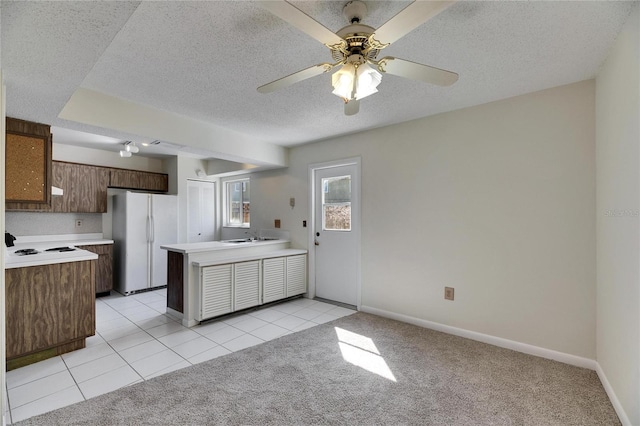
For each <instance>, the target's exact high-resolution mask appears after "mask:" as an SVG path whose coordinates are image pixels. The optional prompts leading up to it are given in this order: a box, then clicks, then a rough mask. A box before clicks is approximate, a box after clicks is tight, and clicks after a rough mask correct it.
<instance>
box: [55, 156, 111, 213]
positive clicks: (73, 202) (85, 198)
mask: <svg viewBox="0 0 640 426" xmlns="http://www.w3.org/2000/svg"><path fill="white" fill-rule="evenodd" d="M52 170H53V173H52V175H53V176H52V180H53V185H54V186H57V187H59V188H62V189H63V191H64V193H63V195H62V196H55V197H53V199H52V201H51V210H52V211H54V212H59V213H106V211H107V186H108V185H109V170H108V169H106V168H104V167H97V166H89V165H86V164H76V163H66V162H62V161H54V162H53V165H52Z"/></svg>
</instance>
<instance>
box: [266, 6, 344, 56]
mask: <svg viewBox="0 0 640 426" xmlns="http://www.w3.org/2000/svg"><path fill="white" fill-rule="evenodd" d="M258 3H259V4H260V5H261V6H262V7H263V8H265V9H267V10H268V11H269V12H271V13H273V14H274V15H276V16H277V17H279V18H281V19H283V20H284V21H286V22H288V23H289V24H291V25H293V26H294V27H296V28H297V29H299V30H300V31H302V32H303V33H306V34H307V35H309V36H311V37H313V38H315V39H316V40H318V41H319V42H320V43H322V44H324V45H326V46H327V47H329V48H331V47H332V46H338V45H344V44H345V41H344V40H343V39H342V37H340V36H339V35H337V34H335V33H333V32H332V31H331V30H330V29H328V28H327V27H325V26H324V25H322V24H321V23H320V22H318V21H316V20H315V19H313V18H312V17H311V16H309V15H307V14H306V13H304V12H303V11H301V10H300V9H298V8H297V7H295V6H294V5H292V4H291V3H289V2H286V1H284V0H281V1H260V2H258Z"/></svg>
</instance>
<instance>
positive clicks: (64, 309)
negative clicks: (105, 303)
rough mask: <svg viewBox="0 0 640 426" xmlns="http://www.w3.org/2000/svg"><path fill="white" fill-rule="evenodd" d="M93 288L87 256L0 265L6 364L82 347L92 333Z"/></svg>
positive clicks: (91, 265) (93, 326) (93, 264)
mask: <svg viewBox="0 0 640 426" xmlns="http://www.w3.org/2000/svg"><path fill="white" fill-rule="evenodd" d="M94 289H95V261H93V260H87V261H80V262H68V263H59V264H53V265H42V266H30V267H25V268H11V269H6V270H5V303H6V357H7V361H8V363H7V364H9V361H11V360H13V359H16V358H21V357H25V356H28V355H34V354H37V353H43V352H46V353H47V354H48V355H45V356H43V357H40V358H35V361H37V360H40V359H43V358H46V357H51V356H56V355H59V354H61V353H64V352H69V351H71V350H75V349H80V348H83V347H84V346H85V338H86V337H88V336H92V335H94V334H95V318H96V316H95V292H94ZM35 361H32V362H35ZM28 363H29V362H28V361H27V362H25V364H28Z"/></svg>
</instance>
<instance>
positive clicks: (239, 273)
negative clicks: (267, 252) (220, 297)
mask: <svg viewBox="0 0 640 426" xmlns="http://www.w3.org/2000/svg"><path fill="white" fill-rule="evenodd" d="M261 269H262V265H261V261H260V260H254V261H251V262H241V263H236V264H234V281H233V284H234V285H233V287H234V297H233V307H234V311H239V310H241V309H245V308H250V307H252V306H257V305H259V304H260V301H261V299H262V294H261V293H260V290H261V289H260V282H261V278H262V275H261V272H262V271H261Z"/></svg>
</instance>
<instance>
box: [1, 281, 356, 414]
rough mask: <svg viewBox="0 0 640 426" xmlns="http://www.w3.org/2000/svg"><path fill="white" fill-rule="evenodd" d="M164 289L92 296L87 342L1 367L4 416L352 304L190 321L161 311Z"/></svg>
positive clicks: (193, 359)
mask: <svg viewBox="0 0 640 426" xmlns="http://www.w3.org/2000/svg"><path fill="white" fill-rule="evenodd" d="M166 297H167V291H166V289H161V290H156V291H151V292H146V293H140V294H136V295H132V296H128V297H124V296H122V295H120V294H118V293H115V292H112V294H111V295H110V296H108V297H102V298H99V299H98V300H97V301H96V335H95V336H93V337H90V338H89V339H87V347H86V348H84V349H80V350H77V351H74V352H70V353H67V354H64V355H62V356H58V357H55V358H50V359H48V360H45V361H41V362H38V363H36V364H32V365H29V366H26V367H22V368H19V369H17V370H13V371H9V372H8V373H7V376H6V377H7V394H8V398H9V401H8V403H9V408H10V413H9V415H10V417H9V419H7V420H8V421H9V422H12V421H13V422H17V421H20V420H24V419H26V418H29V417H31V416H35V415H37V414H41V413H45V412H47V411H51V410H55V409H57V408H60V407H64V406H67V405H70V404H74V403H76V402H80V401H83V400H85V399H88V398H93V397H94V396H98V395H101V394H104V393H107V392H111V391H113V390H116V389H119V388H121V387H124V386H129V385H131V384H133V383H138V382H142V381H143V380H146V379H150V378H152V377H156V376H159V375H161V374H164V373H168V372H170V371H174V370H178V369H180V368H184V367H188V366H190V365H193V364H197V363H199V362H202V361H206V360H209V359H213V358H216V357H219V356H221V355H225V354H229V353H231V352H234V351H239V350H241V349H245V348H247V347H249V346H253V345H257V344H260V343H263V342H265V341H267V340H272V339H275V338H277V337H280V336H283V335H285V334H290V333H293V332H296V331H300V330H304V329H306V328H309V327H313V326H315V325H318V324H322V323H325V322H328V321H331V320H334V319H337V318H339V317H343V316H346V315H350V314H352V313H354V312H355V311H353V310H351V309H346V308H343V307H338V306H335V305H331V304H328V303H323V302H319V301H314V300H309V299H295V300H292V301H288V302H284V303H281V304H278V305H274V306H270V307H267V308H263V309H260V310H254V311H250V312H249V313H245V314H240V315H236V316H232V317H228V318H225V319H223V320H219V321H215V322H208V323H205V324H201V325H198V326H196V327H193V328H186V327H183V326H182V324H181V323H180V321H179V320H177V319H175V318H173V317H171V316H169V315H166V314H165V306H166Z"/></svg>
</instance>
